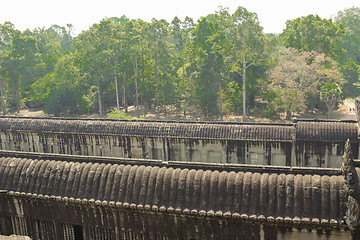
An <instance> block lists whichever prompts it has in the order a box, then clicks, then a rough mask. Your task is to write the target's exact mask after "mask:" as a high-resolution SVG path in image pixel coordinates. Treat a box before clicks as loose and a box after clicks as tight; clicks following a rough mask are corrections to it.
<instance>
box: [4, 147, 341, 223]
mask: <svg viewBox="0 0 360 240" xmlns="http://www.w3.org/2000/svg"><path fill="white" fill-rule="evenodd" d="M10 155H11V154H7V155H6V154H4V155H2V154H0V156H2V157H1V158H0V189H1V190H5V191H7V192H12V193H26V194H30V195H35V196H41V197H50V196H56V197H60V198H61V199H67V200H69V199H73V200H74V201H75V199H80V200H82V201H83V200H85V201H90V200H91V199H92V200H91V201H101V202H107V203H111V202H112V203H114V204H115V203H116V205H118V206H127V207H130V208H136V209H146V208H147V209H150V210H156V211H159V210H160V211H170V212H178V213H191V214H197V215H204V216H206V215H210V216H213V215H216V216H230V217H231V216H232V217H244V218H255V219H265V220H268V221H275V220H279V219H280V220H281V221H290V222H308V223H318V224H320V223H322V224H332V225H334V224H335V225H336V224H339V223H340V222H341V220H342V218H343V217H344V215H345V210H346V200H347V199H346V197H347V194H346V192H347V186H346V185H345V183H344V177H343V176H342V175H341V172H340V170H339V169H316V168H286V167H273V166H247V165H229V166H227V165H226V164H225V165H224V164H208V163H207V164H206V163H205V164H202V163H197V164H184V163H181V164H177V163H176V162H161V161H151V160H142V161H140V162H139V161H134V160H126V159H125V160H124V159H123V160H121V159H119V160H118V163H117V160H116V159H113V158H111V160H110V158H108V159H109V161H106V159H107V158H103V160H101V158H95V157H94V158H93V159H92V157H81V156H66V157H65V156H61V155H58V156H56V155H44V156H43V157H41V158H39V156H40V155H41V154H33V155H32V154H29V155H28V156H27V157H26V158H25V157H20V155H21V154H20V155H14V156H10ZM24 155H25V153H24ZM47 156H48V157H47ZM71 158H73V161H69V160H70V159H71ZM63 159H65V160H63ZM99 159H100V160H99Z"/></svg>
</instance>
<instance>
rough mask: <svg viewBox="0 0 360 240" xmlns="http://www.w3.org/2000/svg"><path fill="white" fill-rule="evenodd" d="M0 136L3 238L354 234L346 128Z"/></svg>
mask: <svg viewBox="0 0 360 240" xmlns="http://www.w3.org/2000/svg"><path fill="white" fill-rule="evenodd" d="M0 135H1V136H0V140H1V143H0V145H1V149H2V150H1V151H0V157H1V158H0V234H2V235H11V234H16V235H25V236H30V237H31V238H32V239H289V238H291V239H307V238H319V239H322V238H323V239H357V238H359V236H360V232H359V225H360V210H359V209H360V205H359V203H360V183H359V177H360V163H359V162H358V161H357V160H354V159H353V158H357V157H358V148H359V144H358V125H357V123H356V122H354V121H319V120H312V121H310V120H303V121H297V122H294V123H293V124H235V123H210V122H161V121H157V122H152V121H109V120H82V119H49V118H48V119H39V118H9V117H3V118H1V119H0ZM347 139H350V140H349V141H348V142H347V143H346V140H347ZM239 163H241V164H239Z"/></svg>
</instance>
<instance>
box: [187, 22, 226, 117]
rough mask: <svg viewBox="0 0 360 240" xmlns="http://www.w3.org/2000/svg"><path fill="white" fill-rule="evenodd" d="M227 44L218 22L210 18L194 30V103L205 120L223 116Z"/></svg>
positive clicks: (192, 68) (192, 75) (192, 67)
mask: <svg viewBox="0 0 360 240" xmlns="http://www.w3.org/2000/svg"><path fill="white" fill-rule="evenodd" d="M224 40H225V35H224V32H223V31H221V29H220V26H219V24H218V23H217V22H212V21H210V19H208V18H207V17H204V18H202V19H201V20H199V22H198V24H197V26H196V28H195V29H194V39H193V49H194V52H193V54H194V55H193V57H192V62H191V65H192V66H191V71H192V74H191V77H192V78H193V80H194V87H195V89H194V91H193V93H194V96H193V99H194V100H195V102H196V105H198V106H199V108H200V109H201V111H202V113H203V116H204V117H205V118H210V117H212V116H217V115H219V106H218V104H217V100H218V96H219V94H220V91H219V90H218V89H219V82H220V81H221V80H222V78H223V71H224V58H223V56H224V55H223V51H224V48H223V46H224Z"/></svg>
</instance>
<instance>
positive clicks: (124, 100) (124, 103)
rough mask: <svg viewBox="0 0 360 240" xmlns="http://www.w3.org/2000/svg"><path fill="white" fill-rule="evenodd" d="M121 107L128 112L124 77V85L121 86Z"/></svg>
mask: <svg viewBox="0 0 360 240" xmlns="http://www.w3.org/2000/svg"><path fill="white" fill-rule="evenodd" d="M123 90H124V91H123V94H124V96H123V107H124V110H125V112H126V113H127V112H128V106H127V102H126V78H124V86H123Z"/></svg>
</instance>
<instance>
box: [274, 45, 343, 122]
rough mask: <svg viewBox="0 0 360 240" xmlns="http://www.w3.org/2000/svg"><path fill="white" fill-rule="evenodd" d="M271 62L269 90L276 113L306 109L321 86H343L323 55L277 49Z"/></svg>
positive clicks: (333, 65)
mask: <svg viewBox="0 0 360 240" xmlns="http://www.w3.org/2000/svg"><path fill="white" fill-rule="evenodd" d="M274 54H275V56H274V59H275V61H276V65H275V66H274V67H273V68H271V69H270V70H269V71H268V75H269V78H270V79H271V84H270V86H269V88H270V90H271V91H272V92H273V93H274V94H275V96H276V97H275V99H274V101H276V102H277V103H278V110H283V111H286V119H287V120H290V119H291V115H292V113H296V112H301V111H304V110H305V109H306V108H307V104H308V103H307V98H308V96H309V95H318V93H319V86H322V85H324V84H325V83H327V82H329V83H337V84H339V85H341V84H343V81H344V80H343V78H342V74H341V73H340V70H339V68H338V66H337V63H336V62H335V61H334V60H332V59H331V58H329V57H326V56H325V55H324V54H320V53H317V52H301V51H298V50H296V49H293V48H284V47H282V48H279V49H278V51H276V52H275V53H274Z"/></svg>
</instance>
